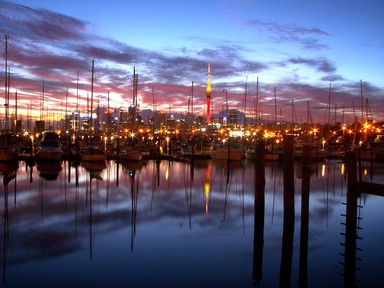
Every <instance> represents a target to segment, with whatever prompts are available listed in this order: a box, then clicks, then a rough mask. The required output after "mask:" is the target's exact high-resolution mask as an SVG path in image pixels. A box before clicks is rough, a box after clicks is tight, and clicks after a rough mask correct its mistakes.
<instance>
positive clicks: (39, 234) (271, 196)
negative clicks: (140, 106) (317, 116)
mask: <svg viewBox="0 0 384 288" xmlns="http://www.w3.org/2000/svg"><path fill="white" fill-rule="evenodd" d="M59 164H60V169H54V168H53V167H52V168H51V169H47V168H45V169H43V170H42V169H41V168H44V166H41V165H40V166H39V163H36V165H35V166H34V165H31V163H25V162H19V163H11V164H9V165H8V164H7V165H8V167H3V166H0V173H1V177H3V188H2V190H1V193H2V194H3V197H1V201H2V203H1V209H2V210H1V212H2V215H3V237H2V241H3V243H2V245H1V246H0V247H2V252H1V253H2V256H3V261H2V262H3V263H2V264H3V265H2V266H3V284H4V285H5V286H7V287H21V286H23V287H31V286H47V285H48V286H52V285H54V286H55V287H68V286H70V287H84V283H87V285H86V286H92V287H110V286H149V287H153V286H158V287H163V286H167V287H180V286H182V287H196V286H198V285H204V287H234V286H236V287H251V286H254V285H257V286H260V287H276V286H279V285H280V286H284V287H288V286H292V287H296V286H300V287H324V286H332V287H343V286H345V287H348V285H350V284H352V283H356V280H359V281H360V283H362V285H363V286H375V285H376V286H377V285H378V283H380V281H381V279H380V277H379V276H377V275H380V273H379V267H380V265H382V264H384V263H383V262H382V259H383V258H384V257H383V256H384V254H383V253H384V252H382V249H381V246H380V244H378V243H377V242H379V243H380V242H381V241H377V239H384V232H383V231H382V229H381V227H378V226H377V225H378V224H377V223H379V222H378V221H379V219H381V218H382V217H383V209H382V207H383V205H384V201H383V199H382V198H383V197H381V196H374V195H371V194H361V195H359V194H355V195H356V196H355V198H354V199H355V200H356V201H355V200H350V199H349V198H348V197H347V195H350V194H348V193H347V192H348V189H347V187H348V185H347V184H348V183H347V181H348V179H347V177H346V176H345V172H346V168H345V167H344V165H343V163H337V162H330V163H322V164H316V165H313V164H309V163H306V164H304V165H302V163H295V164H293V163H291V164H290V166H287V167H286V166H285V164H284V165H283V164H282V163H270V162H265V163H260V162H256V163H254V162H250V161H244V162H235V161H233V162H230V163H228V162H226V161H219V160H217V161H209V160H201V161H200V160H199V161H194V162H192V163H182V162H173V161H165V160H163V161H152V160H149V161H146V162H139V163H130V162H128V163H116V162H114V161H108V162H102V163H76V162H66V161H64V162H60V163H59ZM54 165H57V164H54ZM322 167H324V168H322ZM57 168H58V167H57ZM364 170H366V174H364V173H363V174H362V180H364V181H373V182H376V183H384V179H383V175H384V164H383V163H376V164H374V165H373V166H371V164H370V163H363V167H362V171H364ZM41 171H45V173H41ZM284 171H285V173H284ZM287 171H288V172H287ZM322 171H324V174H323V172H322ZM48 172H49V174H50V175H49V176H48V177H47V173H48ZM358 172H359V171H357V174H358ZM53 174H55V175H56V174H57V175H56V176H55V177H53V176H52V175H53ZM52 178H55V180H52ZM16 180H17V181H16ZM10 187H12V189H8V188H10ZM16 195H17V197H16ZM356 197H357V198H356ZM10 199H13V201H9V200H10ZM342 203H347V205H343V204H342ZM351 203H352V204H353V203H358V204H360V205H361V206H363V208H360V209H361V210H360V212H356V213H357V215H360V216H361V214H363V215H364V216H365V217H361V218H363V220H359V221H361V222H359V227H360V226H363V227H364V229H363V230H362V231H363V233H362V234H364V235H360V234H358V233H357V232H356V229H355V230H353V231H355V232H353V231H352V232H350V230H348V229H349V228H347V227H355V226H356V224H355V225H354V226H353V225H351V226H349V220H348V219H349V218H348V217H347V218H346V216H341V215H347V214H348V215H350V214H351V213H349V212H348V211H349V210H348V209H349V208H347V207H349V206H348V205H350V204H351ZM356 205H357V204H356ZM355 209H357V208H356V206H353V208H352V211H358V210H355ZM356 213H355V214H356ZM359 213H361V214H359ZM356 221H357V220H356V218H355V222H354V223H357V222H356ZM341 222H343V223H346V225H342V224H340V223H341ZM347 222H348V223H347ZM341 233H343V234H345V235H343V234H341ZM348 235H355V236H356V235H357V236H358V237H355V240H354V238H353V237H350V236H348ZM360 236H364V237H361V238H363V239H361V240H359V237H360ZM348 239H349V240H348ZM350 242H352V244H353V243H357V244H356V245H355V246H354V245H350V244H349V243H350ZM340 243H344V244H345V246H340ZM351 247H352V248H351ZM360 247H361V248H362V250H361V251H360V250H357V249H355V248H360ZM344 248H345V249H344ZM351 251H354V252H351ZM372 251H374V252H372ZM350 257H351V258H350ZM357 258H362V259H363V261H362V262H361V263H359V266H360V267H358V268H360V269H361V271H357V272H354V274H352V273H351V271H355V270H354V269H353V268H356V267H357V266H353V267H351V266H350V265H352V264H351V263H352V262H353V263H356V259H357ZM351 259H352V260H351ZM380 261H381V262H380ZM339 262H343V263H348V265H345V266H341V265H340V264H339ZM353 265H355V264H353ZM375 273H376V274H375ZM340 274H342V276H340ZM20 275H23V277H20ZM73 275H76V277H73ZM375 275H376V276H375ZM57 279H62V281H60V282H59V283H58V281H57ZM154 283H155V284H154Z"/></svg>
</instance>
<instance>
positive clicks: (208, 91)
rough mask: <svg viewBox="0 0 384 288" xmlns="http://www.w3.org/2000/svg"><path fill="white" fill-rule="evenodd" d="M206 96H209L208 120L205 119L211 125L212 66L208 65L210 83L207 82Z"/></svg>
mask: <svg viewBox="0 0 384 288" xmlns="http://www.w3.org/2000/svg"><path fill="white" fill-rule="evenodd" d="M205 95H207V118H206V119H205V122H207V123H210V122H211V95H212V90H211V64H208V81H207V88H206V89H205Z"/></svg>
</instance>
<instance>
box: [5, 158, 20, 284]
mask: <svg viewBox="0 0 384 288" xmlns="http://www.w3.org/2000/svg"><path fill="white" fill-rule="evenodd" d="M3 165H6V167H5V169H4V170H3V171H2V172H3V173H2V174H3V185H4V213H3V219H4V223H3V229H4V230H3V241H4V243H3V284H5V283H6V252H7V244H8V238H9V222H8V220H9V218H8V184H9V182H11V181H12V180H13V179H15V191H14V193H15V197H16V170H17V168H18V167H19V164H18V163H17V162H10V163H3ZM2 168H3V167H2ZM15 201H16V198H15ZM15 204H16V203H15Z"/></svg>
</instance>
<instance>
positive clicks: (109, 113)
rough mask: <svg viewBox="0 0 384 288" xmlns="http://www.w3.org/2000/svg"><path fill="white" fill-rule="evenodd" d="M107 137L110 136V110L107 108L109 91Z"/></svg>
mask: <svg viewBox="0 0 384 288" xmlns="http://www.w3.org/2000/svg"><path fill="white" fill-rule="evenodd" d="M107 103H108V114H107V115H108V136H111V110H110V108H109V90H108V102H107Z"/></svg>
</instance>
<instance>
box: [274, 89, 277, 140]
mask: <svg viewBox="0 0 384 288" xmlns="http://www.w3.org/2000/svg"><path fill="white" fill-rule="evenodd" d="M273 90H274V92H275V133H276V130H277V102H276V87H273Z"/></svg>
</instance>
